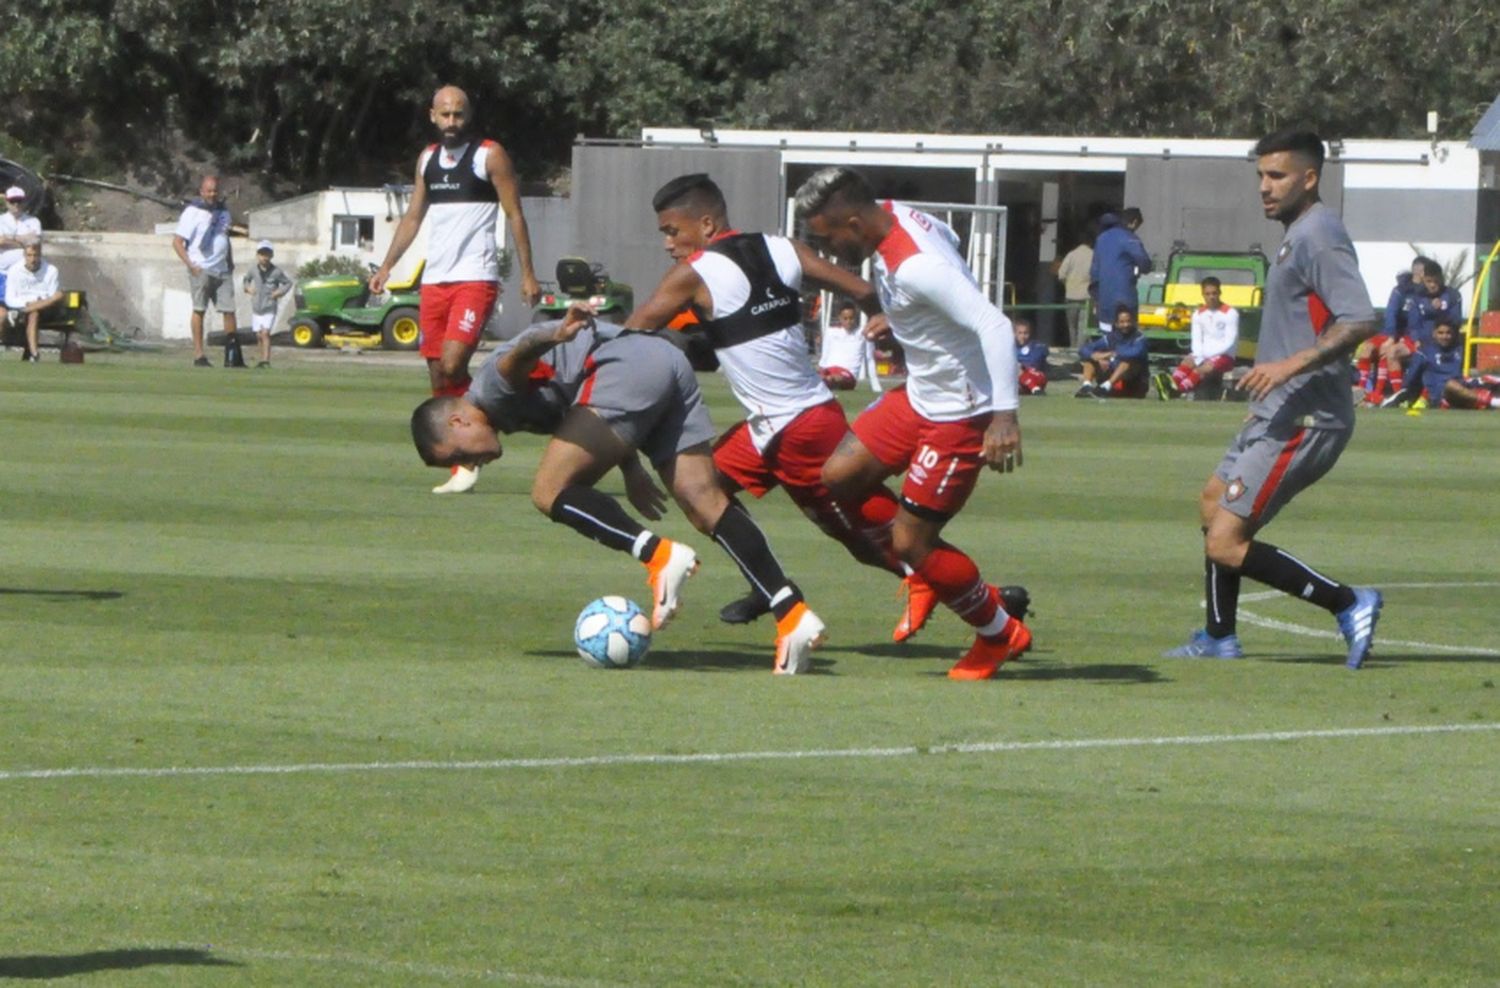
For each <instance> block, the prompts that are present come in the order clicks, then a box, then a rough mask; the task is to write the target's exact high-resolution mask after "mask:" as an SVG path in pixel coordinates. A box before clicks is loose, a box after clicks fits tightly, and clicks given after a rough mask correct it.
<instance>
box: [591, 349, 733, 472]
mask: <svg viewBox="0 0 1500 988" xmlns="http://www.w3.org/2000/svg"><path fill="white" fill-rule="evenodd" d="M591 359H592V360H593V362H594V373H593V375H592V376H591V377H590V378H589V379H588V381H586V382H585V384H584V386H583V389H582V390H581V391H579V392H578V398H577V399H576V401H575V404H578V405H584V406H586V407H588V408H589V409H591V410H592V411H593V412H594V414H596V415H598V416H599V417H600V418H602V419H603V420H604V421H605V422H607V423H609V426H610V428H611V429H613V430H614V431H615V434H616V435H617V436H619V437H620V438H621V439H623V440H625V442H627V443H629V444H630V446H631V447H632V448H634V449H638V450H640V451H641V452H642V453H645V454H646V456H647V458H649V459H650V460H651V463H652V465H653V466H655V467H656V468H658V469H660V468H661V467H664V466H666V465H667V464H669V463H671V462H672V460H673V459H674V458H676V456H677V454H678V453H680V452H682V451H683V450H685V449H690V448H692V447H694V446H697V445H699V444H700V443H707V442H711V441H712V440H713V438H714V435H715V433H714V424H713V422H711V421H710V420H709V417H708V406H707V405H706V404H704V401H703V392H702V391H700V390H699V388H698V378H697V377H696V376H694V374H693V368H692V367H691V366H689V365H688V362H687V358H686V357H685V356H683V354H682V351H681V350H679V349H677V348H676V347H675V346H673V345H672V344H671V343H668V342H667V341H666V340H664V339H662V338H661V337H658V336H653V335H650V334H646V333H626V334H624V335H623V336H617V337H615V338H614V339H612V340H606V341H605V342H603V343H601V344H600V345H599V347H598V348H597V349H596V350H595V351H594V353H593V356H592V358H591Z"/></svg>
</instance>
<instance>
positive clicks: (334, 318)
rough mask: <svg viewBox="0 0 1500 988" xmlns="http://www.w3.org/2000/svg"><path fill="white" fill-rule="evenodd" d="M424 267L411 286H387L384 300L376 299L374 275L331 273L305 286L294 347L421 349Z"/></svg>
mask: <svg viewBox="0 0 1500 988" xmlns="http://www.w3.org/2000/svg"><path fill="white" fill-rule="evenodd" d="M422 267H423V265H421V264H419V265H417V268H416V270H415V271H414V272H412V275H411V277H410V278H408V279H407V280H405V281H402V282H400V283H397V282H394V281H392V282H387V283H386V286H385V292H384V293H383V294H380V295H371V294H370V279H369V277H368V276H360V275H348V274H330V275H323V276H320V277H316V278H309V279H307V280H306V281H299V282H298V283H297V290H296V294H295V295H294V296H293V298H294V299H295V301H296V303H297V311H296V312H295V313H294V314H293V315H292V320H291V324H290V325H289V326H288V329H289V330H290V332H291V337H292V346H295V347H299V348H301V349H316V348H318V347H324V346H330V345H332V346H337V347H345V346H354V347H361V348H365V349H374V348H376V347H382V348H384V349H386V350H415V349H417V347H418V345H419V344H420V343H421V341H422V331H421V326H420V324H419V323H418V321H417V307H418V304H419V303H420V301H421V294H420V292H421V282H422Z"/></svg>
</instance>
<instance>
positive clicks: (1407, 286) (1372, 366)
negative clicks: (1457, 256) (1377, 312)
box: [1354, 257, 1428, 404]
mask: <svg viewBox="0 0 1500 988" xmlns="http://www.w3.org/2000/svg"><path fill="white" fill-rule="evenodd" d="M1427 264H1428V259H1427V258H1425V257H1418V258H1416V259H1415V260H1413V261H1412V262H1411V270H1410V271H1402V272H1400V273H1399V274H1397V275H1396V287H1395V288H1392V289H1391V295H1390V297H1389V298H1388V299H1386V301H1385V323H1384V325H1383V326H1382V327H1381V331H1380V332H1379V333H1378V334H1376V335H1375V336H1372V337H1370V338H1369V339H1368V340H1365V341H1364V342H1363V343H1361V344H1360V345H1359V346H1358V347H1356V348H1355V350H1354V366H1355V368H1356V369H1357V370H1358V371H1359V390H1360V391H1361V392H1363V394H1361V395H1360V397H1361V398H1363V399H1364V400H1365V401H1366V402H1368V403H1370V404H1379V402H1380V399H1381V397H1382V396H1383V395H1384V394H1385V391H1386V388H1387V386H1388V385H1389V383H1390V369H1389V368H1388V367H1387V365H1386V362H1385V361H1384V360H1381V359H1380V349H1381V347H1383V346H1384V345H1385V344H1386V343H1388V342H1389V341H1391V340H1398V339H1401V338H1402V337H1404V336H1405V335H1406V334H1407V333H1408V332H1410V331H1411V324H1412V322H1413V321H1414V319H1413V315H1414V312H1415V310H1416V305H1417V293H1418V292H1419V291H1421V285H1422V275H1423V274H1424V273H1425V272H1426V270H1427Z"/></svg>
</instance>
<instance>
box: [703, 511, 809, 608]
mask: <svg viewBox="0 0 1500 988" xmlns="http://www.w3.org/2000/svg"><path fill="white" fill-rule="evenodd" d="M713 539H714V541H715V542H717V543H719V546H720V547H721V548H722V549H723V550H724V551H725V552H727V553H729V558H730V559H733V560H734V564H735V565H736V566H738V567H739V568H740V572H741V573H743V574H745V579H747V580H749V581H750V586H751V587H752V588H753V589H754V590H755V592H756V593H758V594H760V595H761V596H762V597H764V598H765V599H767V600H769V601H770V602H771V613H773V614H775V615H776V619H777V620H778V621H779V620H781V619H782V618H784V617H786V615H787V612H789V611H790V610H791V609H792V607H793V606H795V605H796V604H797V603H798V602H799V601H800V600H802V591H800V590H798V589H797V587H796V585H795V584H793V583H792V582H791V581H789V580H788V579H787V578H786V573H784V572H782V569H781V563H779V562H777V561H776V556H775V555H774V554H773V553H772V552H771V545H770V543H768V542H767V541H766V536H765V533H764V532H762V531H761V530H760V526H759V525H757V524H755V519H754V518H751V517H750V512H748V511H746V510H745V509H744V508H743V507H742V506H741V505H740V502H738V501H735V500H733V499H731V500H730V502H729V507H728V508H727V509H725V511H724V514H723V516H722V517H720V518H719V523H718V524H717V525H715V526H714V531H713Z"/></svg>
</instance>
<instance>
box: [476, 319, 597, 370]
mask: <svg viewBox="0 0 1500 988" xmlns="http://www.w3.org/2000/svg"><path fill="white" fill-rule="evenodd" d="M593 325H594V310H593V309H591V308H589V307H588V306H586V305H580V304H574V305H570V306H569V307H568V312H567V315H565V316H563V319H562V322H560V323H558V324H557V325H556V326H536V327H533V328H531V329H528V330H526V332H524V333H522V334H521V335H520V336H518V337H516V342H515V345H514V346H513V347H511V349H510V352H508V353H506V354H505V356H503V357H501V358H500V360H499V362H498V363H497V364H496V365H495V369H496V370H498V371H499V372H500V376H501V377H503V378H505V382H506V383H507V384H509V385H510V386H511V387H512V388H515V389H516V390H520V389H521V388H524V387H525V386H526V380H527V378H529V377H530V376H531V372H532V371H534V370H536V366H537V364H539V363H541V361H542V358H543V357H544V356H546V355H547V353H548V351H550V350H551V349H552V348H553V347H555V346H557V345H558V344H559V343H566V342H567V341H568V340H571V339H572V338H573V337H575V336H577V335H578V334H579V333H581V332H583V331H584V330H585V329H587V328H589V327H590V326H593Z"/></svg>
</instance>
